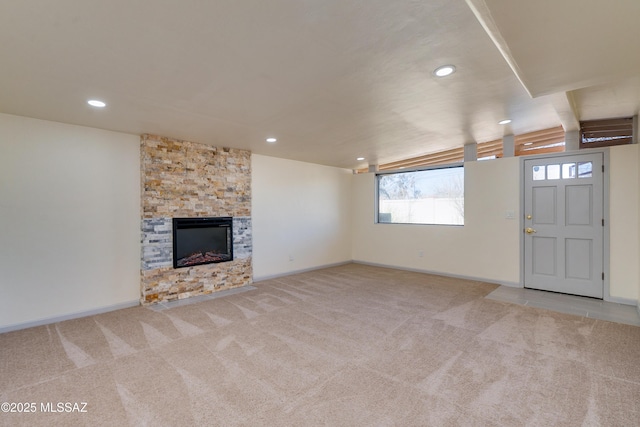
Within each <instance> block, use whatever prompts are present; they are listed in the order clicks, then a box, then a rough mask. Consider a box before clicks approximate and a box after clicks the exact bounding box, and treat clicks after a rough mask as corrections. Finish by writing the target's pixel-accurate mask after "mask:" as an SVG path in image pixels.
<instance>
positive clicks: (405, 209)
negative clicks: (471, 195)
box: [378, 166, 464, 225]
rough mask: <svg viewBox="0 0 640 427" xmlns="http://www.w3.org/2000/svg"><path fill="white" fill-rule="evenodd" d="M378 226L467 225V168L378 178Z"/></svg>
mask: <svg viewBox="0 0 640 427" xmlns="http://www.w3.org/2000/svg"><path fill="white" fill-rule="evenodd" d="M378 222H379V223H394V224H442V225H464V167H462V166H458V167H449V168H442V169H429V170H422V171H414V172H399V173H392V174H381V175H378Z"/></svg>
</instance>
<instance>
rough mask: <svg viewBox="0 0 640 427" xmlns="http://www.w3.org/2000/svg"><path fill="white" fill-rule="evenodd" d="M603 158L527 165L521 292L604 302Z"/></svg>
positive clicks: (597, 155) (550, 160)
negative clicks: (529, 290) (540, 291)
mask: <svg viewBox="0 0 640 427" xmlns="http://www.w3.org/2000/svg"><path fill="white" fill-rule="evenodd" d="M602 164H603V155H602V154H601V153H595V154H576V155H575V156H559V157H548V158H541V159H530V160H525V162H524V165H525V176H524V183H525V188H524V191H525V222H524V224H525V230H524V231H525V235H524V239H525V240H524V243H525V244H524V256H525V259H524V268H525V274H524V280H525V287H527V288H533V289H543V290H549V291H555V292H563V293H568V294H575V295H584V296H590V297H596V298H602V296H603V293H604V292H603V291H604V281H603V280H602V271H603V265H604V262H603V259H604V258H603V256H604V255H603V243H604V230H603V226H602V218H603V172H602Z"/></svg>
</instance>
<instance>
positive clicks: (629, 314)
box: [485, 286, 640, 326]
mask: <svg viewBox="0 0 640 427" xmlns="http://www.w3.org/2000/svg"><path fill="white" fill-rule="evenodd" d="M485 298H489V299H492V300H496V301H502V302H511V303H515V304H521V305H527V306H530V307H536V308H543V309H546V310H552V311H557V312H559V313H566V314H576V315H578V316H583V317H588V318H592V319H600V320H608V321H610V322H617V323H625V324H627V325H635V326H640V315H638V309H637V307H635V306H632V305H624V304H617V303H614V302H607V301H602V300H598V299H594V298H586V297H579V296H575V295H565V294H558V293H554V292H546V291H537V290H534V289H524V288H511V287H508V286H500V287H499V288H498V289H496V290H495V291H493V292H491V293H490V294H489V295H487V296H486V297H485Z"/></svg>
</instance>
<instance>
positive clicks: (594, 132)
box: [580, 117, 634, 148]
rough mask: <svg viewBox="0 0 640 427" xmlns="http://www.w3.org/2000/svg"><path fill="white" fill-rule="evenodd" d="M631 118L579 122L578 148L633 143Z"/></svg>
mask: <svg viewBox="0 0 640 427" xmlns="http://www.w3.org/2000/svg"><path fill="white" fill-rule="evenodd" d="M633 127H634V126H633V117H624V118H621V119H604V120H590V121H584V122H580V148H594V147H609V146H613V145H623V144H632V143H633Z"/></svg>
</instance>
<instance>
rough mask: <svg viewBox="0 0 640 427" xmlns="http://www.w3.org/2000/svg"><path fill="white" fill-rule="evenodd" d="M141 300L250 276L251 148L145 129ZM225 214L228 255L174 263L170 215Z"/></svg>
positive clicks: (233, 283)
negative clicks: (194, 262)
mask: <svg viewBox="0 0 640 427" xmlns="http://www.w3.org/2000/svg"><path fill="white" fill-rule="evenodd" d="M140 149H141V172H142V173H141V185H142V188H141V194H142V221H141V227H142V254H141V266H140V269H141V274H140V276H141V302H142V304H150V303H154V302H160V301H171V300H175V299H182V298H187V297H191V296H195V295H203V294H209V293H212V292H215V291H218V290H223V289H229V288H234V287H238V286H243V285H247V284H250V283H251V281H252V259H251V255H252V246H251V153H250V152H249V151H246V150H236V149H230V148H219V147H212V146H209V145H206V144H200V143H195V142H189V141H181V140H176V139H171V138H165V137H160V136H155V135H142V137H141V143H140ZM210 217H230V218H231V221H232V227H231V229H232V230H233V232H232V239H231V240H232V244H233V251H232V253H233V259H232V260H231V261H225V262H215V263H209V264H203V265H193V266H187V267H182V268H174V263H173V237H172V236H173V220H174V218H194V219H197V218H202V219H204V218H210Z"/></svg>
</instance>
